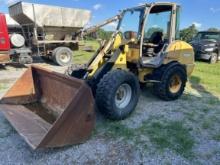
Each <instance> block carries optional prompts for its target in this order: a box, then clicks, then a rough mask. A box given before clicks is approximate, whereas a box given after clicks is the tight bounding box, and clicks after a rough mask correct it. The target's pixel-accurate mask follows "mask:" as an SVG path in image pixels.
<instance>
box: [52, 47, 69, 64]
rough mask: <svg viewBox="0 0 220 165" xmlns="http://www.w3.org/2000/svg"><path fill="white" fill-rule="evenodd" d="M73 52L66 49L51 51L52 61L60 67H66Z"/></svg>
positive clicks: (60, 48)
mask: <svg viewBox="0 0 220 165" xmlns="http://www.w3.org/2000/svg"><path fill="white" fill-rule="evenodd" d="M72 60H73V52H72V50H71V49H70V48H67V47H58V48H56V49H54V51H53V61H54V62H55V63H56V64H58V65H60V66H67V65H70V64H71V63H72Z"/></svg>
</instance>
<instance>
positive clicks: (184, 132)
mask: <svg viewBox="0 0 220 165" xmlns="http://www.w3.org/2000/svg"><path fill="white" fill-rule="evenodd" d="M101 129H102V130H104V132H105V135H106V136H108V137H111V138H116V139H118V138H121V139H122V140H123V141H129V142H131V141H132V142H133V143H134V145H135V147H140V146H142V147H145V148H146V147H147V146H146V145H145V144H146V143H147V142H148V139H150V141H151V142H152V143H153V144H154V145H155V146H156V148H157V149H161V150H164V149H170V150H172V151H175V152H176V153H178V154H180V155H182V156H184V157H190V156H192V155H193V154H192V148H193V145H194V139H193V138H192V136H191V135H190V130H189V129H187V128H185V127H184V125H183V122H182V121H166V120H162V119H160V121H158V120H156V121H155V120H153V119H150V120H148V121H146V122H144V123H143V124H142V126H140V127H139V128H135V129H132V128H128V127H126V126H125V125H123V124H122V123H121V122H110V121H106V122H105V123H102V125H98V126H97V128H96V133H98V131H100V130H101ZM144 145H145V146H144Z"/></svg>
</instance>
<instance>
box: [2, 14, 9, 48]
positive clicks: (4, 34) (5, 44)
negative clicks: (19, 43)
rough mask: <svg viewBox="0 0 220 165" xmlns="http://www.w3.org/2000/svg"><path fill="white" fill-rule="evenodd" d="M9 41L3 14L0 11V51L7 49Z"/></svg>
mask: <svg viewBox="0 0 220 165" xmlns="http://www.w3.org/2000/svg"><path fill="white" fill-rule="evenodd" d="M9 49H10V42H9V36H8V27H7V23H6V18H5V15H4V14H2V13H0V51H8V50H9Z"/></svg>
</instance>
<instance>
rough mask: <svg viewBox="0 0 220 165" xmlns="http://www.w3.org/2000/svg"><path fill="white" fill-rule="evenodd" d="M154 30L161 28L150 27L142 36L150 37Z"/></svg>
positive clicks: (159, 30) (160, 30)
mask: <svg viewBox="0 0 220 165" xmlns="http://www.w3.org/2000/svg"><path fill="white" fill-rule="evenodd" d="M154 32H163V33H165V32H164V31H163V29H161V28H159V27H152V28H150V29H149V30H148V31H147V32H146V33H145V34H144V38H150V37H151V35H152V34H153V33H154Z"/></svg>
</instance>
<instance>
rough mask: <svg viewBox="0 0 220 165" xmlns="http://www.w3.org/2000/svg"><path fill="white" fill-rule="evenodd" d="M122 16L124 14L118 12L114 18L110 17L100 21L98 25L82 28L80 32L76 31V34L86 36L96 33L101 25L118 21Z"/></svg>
mask: <svg viewBox="0 0 220 165" xmlns="http://www.w3.org/2000/svg"><path fill="white" fill-rule="evenodd" d="M121 16H122V14H118V15H116V16H114V17H112V18H109V19H107V20H105V21H103V22H102V23H99V24H97V25H94V26H91V27H89V28H85V29H82V30H80V31H79V32H77V33H76V36H80V37H84V36H86V35H89V34H91V33H94V32H96V31H97V30H98V29H100V28H101V27H103V26H105V25H108V24H110V23H112V22H116V21H118V20H119V19H120V18H121Z"/></svg>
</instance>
